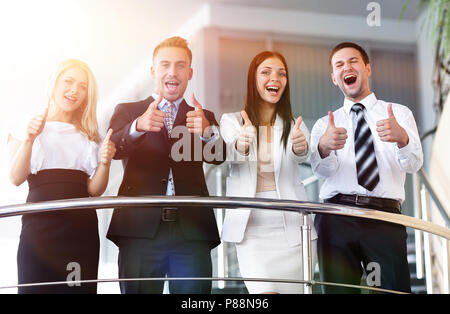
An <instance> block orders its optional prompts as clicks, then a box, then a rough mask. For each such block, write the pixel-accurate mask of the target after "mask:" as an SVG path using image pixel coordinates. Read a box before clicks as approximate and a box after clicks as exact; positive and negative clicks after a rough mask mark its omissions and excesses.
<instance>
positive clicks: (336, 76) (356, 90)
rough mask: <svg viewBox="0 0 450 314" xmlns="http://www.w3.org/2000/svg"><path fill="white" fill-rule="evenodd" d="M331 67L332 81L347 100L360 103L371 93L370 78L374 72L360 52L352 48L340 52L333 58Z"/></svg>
mask: <svg viewBox="0 0 450 314" xmlns="http://www.w3.org/2000/svg"><path fill="white" fill-rule="evenodd" d="M331 66H332V68H333V73H331V79H332V80H333V83H334V85H336V86H339V88H340V89H341V91H342V92H343V93H344V95H345V97H346V98H347V99H349V100H351V101H354V102H358V101H360V100H361V99H363V98H365V97H366V96H368V95H369V94H370V93H371V92H370V88H369V77H370V76H371V74H372V70H371V68H370V64H369V63H367V64H365V63H364V60H363V58H362V56H361V53H360V52H359V51H358V50H356V49H355V48H350V47H346V48H343V49H341V50H338V51H337V52H336V53H335V54H334V55H333V57H332V58H331Z"/></svg>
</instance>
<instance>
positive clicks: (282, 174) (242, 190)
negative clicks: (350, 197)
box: [220, 112, 317, 246]
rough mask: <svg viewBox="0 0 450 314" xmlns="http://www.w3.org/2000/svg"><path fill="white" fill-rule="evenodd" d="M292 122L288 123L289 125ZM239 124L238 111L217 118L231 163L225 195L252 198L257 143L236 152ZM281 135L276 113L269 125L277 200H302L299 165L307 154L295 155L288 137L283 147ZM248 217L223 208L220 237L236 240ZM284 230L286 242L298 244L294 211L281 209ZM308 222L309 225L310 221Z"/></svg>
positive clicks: (298, 229)
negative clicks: (247, 149)
mask: <svg viewBox="0 0 450 314" xmlns="http://www.w3.org/2000/svg"><path fill="white" fill-rule="evenodd" d="M293 125H294V122H292V127H293ZM241 126H242V117H241V113H240V112H235V113H226V114H224V115H223V116H222V118H221V120H220V132H221V134H222V138H223V139H224V141H225V143H226V150H227V162H229V163H230V165H231V170H230V175H229V177H228V178H227V185H226V187H227V193H226V194H227V196H234V197H255V195H256V181H257V171H258V170H257V153H258V152H257V143H256V141H253V143H252V145H251V146H250V149H249V154H248V155H247V156H243V155H242V154H240V153H239V152H237V150H236V148H235V142H236V140H237V139H238V137H239V132H240V130H241ZM300 129H301V131H302V132H303V134H304V135H305V137H306V139H307V141H308V147H309V131H308V128H307V127H306V125H305V123H304V122H302V124H301V125H300ZM282 134H283V120H282V119H281V117H279V116H278V115H277V117H276V120H275V124H274V127H273V141H272V153H273V164H274V171H275V184H276V189H277V190H276V192H277V194H278V198H279V199H288V200H299V201H306V200H307V197H306V191H305V187H304V186H303V183H302V179H301V177H300V169H299V166H298V165H299V164H300V163H302V162H304V161H305V160H306V159H307V158H308V155H309V149H308V152H307V153H306V154H305V155H304V156H297V155H295V154H294V152H293V151H292V142H291V138H290V136H289V138H288V142H287V146H286V150H284V147H283V143H282V141H281V135H282ZM249 216H250V209H227V210H226V214H225V220H224V223H223V228H222V240H224V241H227V242H235V243H239V242H241V241H242V240H243V239H244V234H245V229H246V227H247V222H248V219H249ZM283 216H284V230H285V232H286V238H287V240H288V243H289V245H291V246H295V245H299V244H301V243H302V235H301V225H302V219H303V215H302V214H299V213H295V212H283ZM311 225H312V224H311ZM311 227H312V234H311V238H312V239H317V233H316V231H315V229H314V226H311Z"/></svg>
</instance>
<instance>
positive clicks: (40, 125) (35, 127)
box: [25, 107, 48, 143]
mask: <svg viewBox="0 0 450 314" xmlns="http://www.w3.org/2000/svg"><path fill="white" fill-rule="evenodd" d="M47 116H48V107H46V108H45V111H44V113H43V114H39V115H36V116H34V117H33V118H32V119H31V120H30V122H29V123H28V126H27V134H26V139H25V140H26V141H29V142H31V143H33V142H34V140H35V139H36V137H37V136H38V135H39V134H41V133H42V130H43V129H44V126H45V121H46V120H47Z"/></svg>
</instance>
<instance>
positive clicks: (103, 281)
mask: <svg viewBox="0 0 450 314" xmlns="http://www.w3.org/2000/svg"><path fill="white" fill-rule="evenodd" d="M184 280H199V281H254V282H278V283H293V284H308V285H323V286H337V287H345V288H354V289H364V290H370V291H377V292H385V293H393V294H408V293H406V292H402V291H395V290H389V289H383V288H377V287H367V286H358V285H351V284H344V283H331V282H324V281H316V280H299V279H296V280H294V279H289V280H288V279H273V278H241V277H150V278H142V277H141V278H110V279H91V280H73V281H53V282H40V283H26V284H19V285H11V286H3V287H0V289H14V288H19V287H40V286H54V285H66V284H68V283H69V284H71V285H77V284H88V283H110V282H130V281H184Z"/></svg>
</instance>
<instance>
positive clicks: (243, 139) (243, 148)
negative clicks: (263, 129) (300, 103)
mask: <svg viewBox="0 0 450 314" xmlns="http://www.w3.org/2000/svg"><path fill="white" fill-rule="evenodd" d="M241 116H242V119H244V125H243V126H242V127H241V131H240V133H239V138H238V139H237V141H236V149H237V151H238V152H240V153H241V154H242V155H247V154H248V151H249V148H250V145H251V144H252V142H253V141H254V139H255V137H256V128H255V127H254V126H253V125H252V122H251V121H250V119H249V117H248V115H247V112H245V110H242V111H241Z"/></svg>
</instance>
